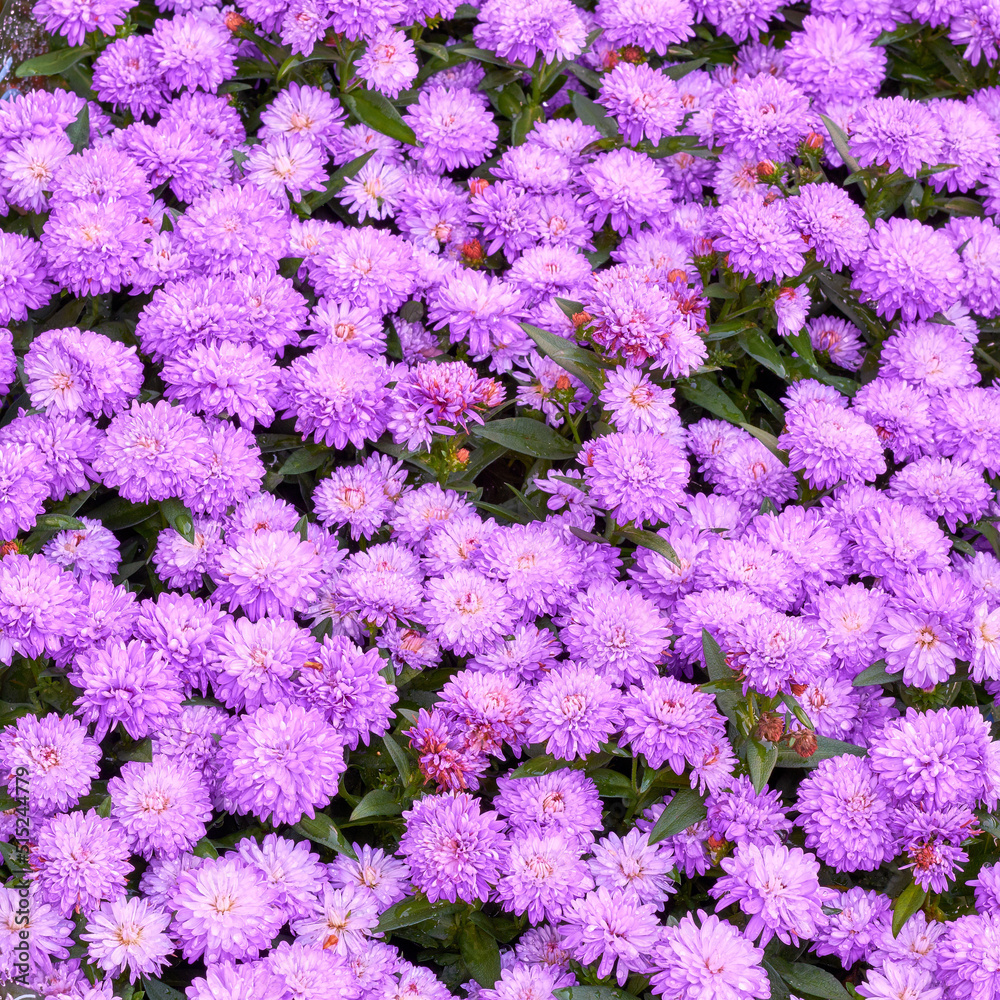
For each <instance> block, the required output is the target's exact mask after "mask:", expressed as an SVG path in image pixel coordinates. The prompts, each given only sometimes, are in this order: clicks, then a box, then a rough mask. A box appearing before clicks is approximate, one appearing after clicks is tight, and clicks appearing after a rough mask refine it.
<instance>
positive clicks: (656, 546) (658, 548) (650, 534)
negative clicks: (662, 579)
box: [618, 528, 681, 566]
mask: <svg viewBox="0 0 1000 1000" xmlns="http://www.w3.org/2000/svg"><path fill="white" fill-rule="evenodd" d="M618 530H619V531H620V532H621V533H622V534H623V535H624V536H625V537H626V538H627V539H628V540H629V541H630V542H635V544H636V545H641V546H642V547H643V548H644V549H652V550H653V551H654V552H659V554H660V555H661V556H663V557H664V559H667V560H668V561H669V562H672V563H673V564H674V565H675V566H680V564H681V561H680V559H679V558H678V557H677V553H676V552H675V551H674V547H673V546H672V545H671V544H670V543H669V542H668V541H667V540H666V539H665V538H664V537H663V536H662V535H660V534H657V532H655V531H646V530H645V529H644V528H619V529H618Z"/></svg>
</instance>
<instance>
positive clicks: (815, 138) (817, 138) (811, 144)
mask: <svg viewBox="0 0 1000 1000" xmlns="http://www.w3.org/2000/svg"><path fill="white" fill-rule="evenodd" d="M823 142H824V139H823V136H821V135H820V134H819V132H810V133H809V134H808V135H807V136H806V148H807V149H822V148H823Z"/></svg>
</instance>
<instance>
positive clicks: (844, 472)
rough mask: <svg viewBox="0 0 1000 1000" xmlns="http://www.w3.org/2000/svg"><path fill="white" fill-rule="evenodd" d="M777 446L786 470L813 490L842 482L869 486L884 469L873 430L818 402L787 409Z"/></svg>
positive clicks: (848, 412) (841, 410) (848, 414)
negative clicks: (781, 450) (797, 474)
mask: <svg viewBox="0 0 1000 1000" xmlns="http://www.w3.org/2000/svg"><path fill="white" fill-rule="evenodd" d="M778 447H779V448H784V449H785V450H786V451H787V452H788V467H789V468H790V469H792V470H793V471H796V472H802V473H803V475H804V477H805V480H806V482H807V483H809V485H810V486H812V487H813V488H814V489H820V490H822V489H827V488H829V487H831V486H835V485H836V484H837V483H838V482H840V481H841V480H845V479H846V480H847V481H848V482H858V481H860V482H867V483H870V482H873V481H874V480H875V479H876V477H878V476H880V475H881V474H882V473H883V472H885V468H886V466H885V455H884V453H883V446H882V442H881V441H880V440H879V437H878V435H877V434H876V433H875V430H874V428H872V427H871V426H870V425H869V424H867V423H866V422H865V420H864V418H863V417H861V416H859V415H858V414H857V413H854V412H852V411H851V410H845V409H844V408H843V407H841V406H839V405H837V404H836V403H827V402H824V401H821V400H815V401H810V402H807V403H804V404H803V405H802V406H791V407H789V408H788V410H787V412H786V415H785V429H784V431H783V432H782V434H781V435H780V437H779V438H778Z"/></svg>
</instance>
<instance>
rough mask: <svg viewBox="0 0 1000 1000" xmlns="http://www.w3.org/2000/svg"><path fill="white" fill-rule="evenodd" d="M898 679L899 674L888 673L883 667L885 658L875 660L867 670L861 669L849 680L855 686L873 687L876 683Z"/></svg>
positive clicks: (890, 682)
mask: <svg viewBox="0 0 1000 1000" xmlns="http://www.w3.org/2000/svg"><path fill="white" fill-rule="evenodd" d="M898 680H899V674H898V673H896V674H890V673H889V671H888V670H886V669H885V660H877V661H876V662H875V663H873V664H872V665H871V666H870V667H869V668H868V669H867V670H862V671H861V673H860V674H858V676H857V677H855V678H854V680H853V681H852V682H851V683H852V684H853V686H854V687H856V688H863V687H873V686H874V685H876V684H893V683H895V682H896V681H898Z"/></svg>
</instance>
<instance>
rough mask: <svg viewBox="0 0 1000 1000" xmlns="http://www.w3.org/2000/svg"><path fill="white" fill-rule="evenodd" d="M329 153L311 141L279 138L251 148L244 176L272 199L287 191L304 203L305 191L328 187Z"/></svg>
mask: <svg viewBox="0 0 1000 1000" xmlns="http://www.w3.org/2000/svg"><path fill="white" fill-rule="evenodd" d="M327 159H328V154H327V153H325V152H323V151H322V150H321V148H320V147H319V146H318V145H317V144H316V143H314V142H313V141H312V140H311V139H308V138H305V137H303V136H296V135H289V136H283V135H278V136H274V137H273V138H269V139H265V140H264V142H262V143H260V144H259V145H256V146H254V147H252V148H251V150H250V153H249V154H248V155H247V158H246V161H245V165H244V168H243V170H244V176H245V177H246V179H247V181H249V182H250V183H251V184H255V185H256V186H257V187H259V188H263V189H264V190H265V191H266V192H267V193H268V194H269V195H271V196H272V197H273V198H279V199H280V198H282V197H283V196H284V195H285V193H286V192H287V193H288V194H289V195H290V196H291V197H292V199H293V200H294V201H301V200H302V194H303V192H304V191H323V190H324V189H325V187H326V181H327V176H328V175H327V172H326V166H325V165H326V162H327Z"/></svg>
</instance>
